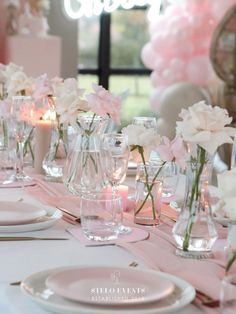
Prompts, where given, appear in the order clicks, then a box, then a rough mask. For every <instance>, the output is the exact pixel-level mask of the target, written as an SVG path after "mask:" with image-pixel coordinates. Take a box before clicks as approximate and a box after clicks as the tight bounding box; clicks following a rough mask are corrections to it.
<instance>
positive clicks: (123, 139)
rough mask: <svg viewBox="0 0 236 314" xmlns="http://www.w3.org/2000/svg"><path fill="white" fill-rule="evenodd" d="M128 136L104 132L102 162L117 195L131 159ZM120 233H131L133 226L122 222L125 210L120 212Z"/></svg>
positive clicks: (114, 193)
mask: <svg viewBox="0 0 236 314" xmlns="http://www.w3.org/2000/svg"><path fill="white" fill-rule="evenodd" d="M129 154H130V151H129V145H128V138H127V136H126V135H124V134H117V133H110V134H104V136H103V144H102V162H103V169H104V173H105V175H106V178H107V180H108V181H109V183H110V184H111V188H112V193H113V195H114V196H115V195H116V194H117V193H118V191H119V189H118V188H119V185H120V184H121V183H122V182H123V181H124V179H125V177H126V172H127V167H128V161H129ZM120 214H121V219H120V225H119V233H129V232H131V228H130V227H127V226H124V225H123V224H122V220H123V211H122V212H121V213H120Z"/></svg>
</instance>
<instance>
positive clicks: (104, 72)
mask: <svg viewBox="0 0 236 314" xmlns="http://www.w3.org/2000/svg"><path fill="white" fill-rule="evenodd" d="M119 10H122V11H130V10H147V6H143V7H137V6H135V7H133V8H132V9H129V10H124V9H122V8H120V9H119ZM111 14H112V13H102V14H101V15H100V20H99V27H100V30H99V42H98V45H99V47H98V60H97V69H91V68H83V69H80V68H78V74H82V75H83V74H90V75H97V77H98V84H99V85H102V86H103V87H104V88H106V89H109V78H110V76H112V75H143V76H149V75H150V74H151V70H149V69H147V68H143V69H141V68H133V67H132V68H128V67H125V68H123V67H122V68H114V67H111V64H110V59H111V56H110V51H111V49H110V48H111Z"/></svg>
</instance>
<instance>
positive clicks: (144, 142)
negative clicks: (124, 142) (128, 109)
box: [122, 124, 161, 148]
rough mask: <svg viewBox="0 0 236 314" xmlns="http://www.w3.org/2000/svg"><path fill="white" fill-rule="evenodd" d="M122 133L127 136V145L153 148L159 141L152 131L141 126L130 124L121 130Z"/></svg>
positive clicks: (158, 137)
mask: <svg viewBox="0 0 236 314" xmlns="http://www.w3.org/2000/svg"><path fill="white" fill-rule="evenodd" d="M122 133H123V134H125V135H127V136H128V143H129V145H138V146H142V147H146V148H147V147H149V148H152V147H153V148H154V147H156V146H157V145H159V144H160V141H161V140H160V136H159V135H158V134H157V133H156V131H155V130H154V129H147V128H145V127H144V126H143V125H134V124H130V125H128V126H127V127H125V128H123V129H122Z"/></svg>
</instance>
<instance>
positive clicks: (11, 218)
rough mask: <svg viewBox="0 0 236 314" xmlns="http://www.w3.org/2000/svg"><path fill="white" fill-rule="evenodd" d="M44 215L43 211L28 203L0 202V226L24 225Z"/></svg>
mask: <svg viewBox="0 0 236 314" xmlns="http://www.w3.org/2000/svg"><path fill="white" fill-rule="evenodd" d="M45 215H46V211H45V210H44V209H41V208H38V207H36V206H34V205H32V204H29V203H23V202H7V201H0V226H6V225H8V226H9V225H20V224H26V223H29V222H32V221H33V220H35V219H37V218H39V217H42V216H45Z"/></svg>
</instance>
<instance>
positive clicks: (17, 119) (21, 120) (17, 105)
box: [5, 96, 33, 184]
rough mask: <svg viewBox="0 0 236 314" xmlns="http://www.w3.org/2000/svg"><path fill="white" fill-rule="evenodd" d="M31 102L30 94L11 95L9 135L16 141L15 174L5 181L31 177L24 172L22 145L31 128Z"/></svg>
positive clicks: (26, 180)
mask: <svg viewBox="0 0 236 314" xmlns="http://www.w3.org/2000/svg"><path fill="white" fill-rule="evenodd" d="M32 113H33V102H32V98H31V97H30V96H13V97H12V103H11V108H10V114H9V117H8V123H9V126H10V129H11V135H12V136H13V138H14V139H15V142H16V155H17V158H16V166H15V174H13V175H12V176H11V177H10V178H9V179H7V180H6V181H5V184H8V183H13V182H29V181H32V178H31V177H30V176H28V175H26V174H25V173H24V147H25V144H26V141H27V140H28V138H29V135H30V132H31V130H32Z"/></svg>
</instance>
